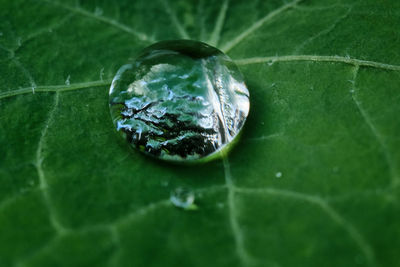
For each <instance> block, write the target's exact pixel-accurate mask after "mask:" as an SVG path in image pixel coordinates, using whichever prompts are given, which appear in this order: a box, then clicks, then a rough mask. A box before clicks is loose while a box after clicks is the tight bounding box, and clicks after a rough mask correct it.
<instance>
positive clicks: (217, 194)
mask: <svg viewBox="0 0 400 267" xmlns="http://www.w3.org/2000/svg"><path fill="white" fill-rule="evenodd" d="M399 10H400V2H399V1H396V0H385V1H377V0H356V1H346V0H343V1H338V0H324V1H317V0H303V1H301V0H294V1H291V2H290V1H283V0H273V1H245V0H224V1H211V0H198V1H194V0H190V1H188V0H186V1H184V0H182V1H175V0H174V1H173V0H156V1H144V0H140V1H128V0H126V1H101V0H98V1H81V3H79V2H78V1H75V0H71V1H59V2H55V1H50V0H48V1H44V0H42V1H39V0H15V1H8V0H0V73H1V75H0V266H20V267H22V266H25V267H34V266H40V267H43V266H52V267H53V266H108V267H117V266H121V267H122V266H123V267H125V266H246V267H247V266H307V267H309V266H385V267H389V266H393V267H394V266H398V251H399V249H400V227H399V224H400V205H399V193H400V190H399V184H400V170H399V168H400V149H399V148H400V138H399V135H400V123H399V118H398V116H399V115H398V114H400V105H399V101H400V88H399V85H400V54H399V51H400V31H399V29H400V13H399ZM182 38H190V39H194V40H201V41H205V42H207V43H210V44H212V45H214V46H216V47H218V48H220V49H221V50H223V51H224V52H226V53H227V54H228V55H229V56H231V57H232V58H233V59H234V60H236V62H237V63H238V65H239V67H240V69H241V70H242V72H243V74H244V76H245V79H246V82H247V85H248V87H249V90H250V95H251V110H250V116H249V119H248V121H247V124H246V128H245V130H244V132H243V135H242V138H241V140H240V141H239V142H238V144H237V146H236V147H235V148H234V149H233V150H232V151H231V152H230V153H229V155H228V156H227V157H225V158H224V159H223V160H220V161H214V162H211V163H207V164H205V165H195V166H178V165H171V164H167V163H161V162H159V161H154V160H152V159H149V158H147V157H144V156H143V155H141V154H140V153H138V152H134V151H131V150H130V149H129V147H128V145H127V144H126V143H125V141H124V140H122V139H121V138H120V137H119V136H118V133H116V131H115V130H114V128H113V125H112V122H111V118H110V114H109V109H108V89H109V86H110V81H111V79H112V77H113V75H114V74H115V73H116V71H117V70H118V68H119V67H120V66H122V65H123V64H125V63H127V62H129V61H130V60H131V59H132V58H134V57H135V56H136V55H137V53H138V52H139V51H140V50H141V49H143V48H144V47H146V46H148V45H149V44H151V43H153V42H155V41H159V40H165V39H182ZM177 187H186V188H190V189H191V190H193V191H194V192H195V194H196V200H195V204H196V206H197V207H198V209H197V210H196V211H185V210H183V209H179V208H176V207H174V206H173V205H172V204H171V202H170V200H169V195H170V192H171V191H172V190H174V189H175V188H177Z"/></svg>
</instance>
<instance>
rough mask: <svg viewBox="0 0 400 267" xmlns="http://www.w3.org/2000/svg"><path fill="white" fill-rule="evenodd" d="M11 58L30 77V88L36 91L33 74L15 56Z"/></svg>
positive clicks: (33, 91)
mask: <svg viewBox="0 0 400 267" xmlns="http://www.w3.org/2000/svg"><path fill="white" fill-rule="evenodd" d="M11 60H12V62H13V63H14V64H15V65H16V66H17V67H18V68H19V69H20V70H21V71H22V73H23V74H24V75H25V77H26V78H27V79H28V81H29V83H30V85H31V87H30V89H29V90H30V91H32V93H35V89H36V87H37V86H36V83H35V80H34V79H33V77H32V75H31V74H30V72H29V71H28V70H27V69H26V68H25V67H24V66H23V65H22V63H21V62H20V61H19V60H18V59H16V58H15V57H13V58H12V59H11ZM0 98H1V94H0Z"/></svg>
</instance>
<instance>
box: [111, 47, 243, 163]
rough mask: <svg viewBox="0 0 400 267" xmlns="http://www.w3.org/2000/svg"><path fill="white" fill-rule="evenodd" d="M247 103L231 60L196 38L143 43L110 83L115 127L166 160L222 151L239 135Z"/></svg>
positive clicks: (196, 158) (203, 156) (202, 156)
mask: <svg viewBox="0 0 400 267" xmlns="http://www.w3.org/2000/svg"><path fill="white" fill-rule="evenodd" d="M249 107H250V103H249V92H248V90H247V87H246V85H245V84H244V79H243V76H242V74H241V73H240V71H239V69H238V68H237V66H236V65H235V64H234V62H233V61H232V60H231V59H230V58H229V57H228V56H226V55H225V54H224V53H222V52H221V51H219V50H218V49H216V48H214V47H211V46H209V45H207V44H205V43H201V42H197V41H189V40H175V41H163V42H159V43H156V44H153V45H151V46H149V47H147V48H146V49H144V50H143V51H142V52H141V54H140V55H139V56H138V57H137V59H136V60H135V61H134V62H132V63H130V64H126V65H124V66H122V67H121V68H120V69H119V70H118V72H117V74H116V76H115V77H114V79H113V82H112V84H111V88H110V110H111V116H112V119H113V122H114V125H115V127H116V128H117V131H118V132H120V133H121V134H122V136H123V137H124V138H125V139H126V140H127V141H128V143H129V144H130V145H132V146H133V147H134V148H136V149H138V150H140V151H142V152H144V153H146V154H149V155H152V156H154V157H157V158H160V159H164V160H169V161H180V162H181V161H184V162H190V161H199V160H208V159H212V158H215V157H216V156H218V155H220V153H218V152H220V151H222V150H223V149H224V150H225V148H227V147H229V144H231V143H233V142H232V141H234V139H236V138H235V137H237V136H238V134H239V132H240V130H241V129H242V127H243V125H244V122H245V120H246V118H247V115H248V112H249Z"/></svg>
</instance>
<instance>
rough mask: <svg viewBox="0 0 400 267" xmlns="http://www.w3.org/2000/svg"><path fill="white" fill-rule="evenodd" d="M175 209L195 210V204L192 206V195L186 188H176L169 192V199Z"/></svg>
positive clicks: (193, 197)
mask: <svg viewBox="0 0 400 267" xmlns="http://www.w3.org/2000/svg"><path fill="white" fill-rule="evenodd" d="M169 199H170V200H171V202H172V204H174V206H175V207H178V208H182V209H185V210H195V209H197V206H196V204H194V199H195V196H194V193H193V191H191V190H189V189H188V188H184V187H178V188H176V189H175V190H174V191H172V192H171V196H170V198H169Z"/></svg>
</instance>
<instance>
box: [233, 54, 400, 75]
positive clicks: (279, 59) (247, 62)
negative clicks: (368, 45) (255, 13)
mask: <svg viewBox="0 0 400 267" xmlns="http://www.w3.org/2000/svg"><path fill="white" fill-rule="evenodd" d="M234 61H235V62H236V64H238V65H250V64H260V63H269V62H270V63H274V62H291V61H314V62H339V63H344V64H349V65H353V66H360V67H372V68H377V69H384V70H394V71H400V66H398V65H391V64H386V63H381V62H376V61H370V60H362V59H356V58H351V57H342V56H317V55H288V56H270V57H253V58H244V59H236V60H234Z"/></svg>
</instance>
